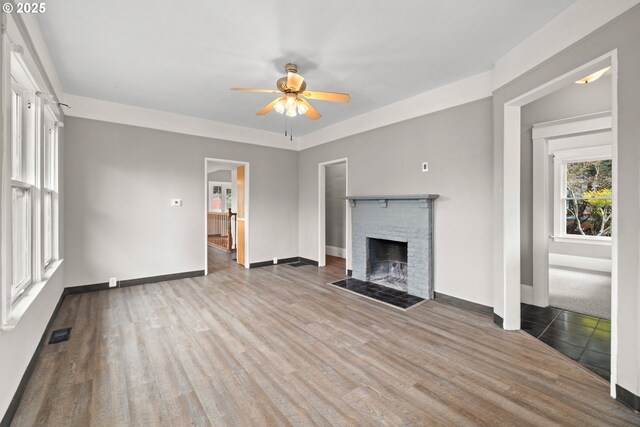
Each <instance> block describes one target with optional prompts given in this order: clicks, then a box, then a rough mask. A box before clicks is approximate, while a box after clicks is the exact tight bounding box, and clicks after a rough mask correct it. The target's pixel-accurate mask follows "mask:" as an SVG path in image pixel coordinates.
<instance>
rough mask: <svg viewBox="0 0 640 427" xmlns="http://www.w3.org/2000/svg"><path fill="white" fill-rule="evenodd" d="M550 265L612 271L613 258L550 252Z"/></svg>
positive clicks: (605, 271)
mask: <svg viewBox="0 0 640 427" xmlns="http://www.w3.org/2000/svg"><path fill="white" fill-rule="evenodd" d="M549 265H550V266H556V267H569V268H579V269H581V270H591V271H600V272H604V273H611V260H610V259H603V258H588V257H583V256H575V255H564V254H549Z"/></svg>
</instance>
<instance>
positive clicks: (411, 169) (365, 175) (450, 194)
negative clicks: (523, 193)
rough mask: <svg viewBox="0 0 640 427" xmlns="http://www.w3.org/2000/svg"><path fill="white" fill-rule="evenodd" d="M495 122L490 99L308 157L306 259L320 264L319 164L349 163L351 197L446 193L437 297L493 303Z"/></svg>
mask: <svg viewBox="0 0 640 427" xmlns="http://www.w3.org/2000/svg"><path fill="white" fill-rule="evenodd" d="M491 123H492V103H491V99H490V98H487V99H483V100H480V101H477V102H473V103H470V104H466V105H461V106H458V107H455V108H451V109H448V110H445V111H440V112H437V113H434V114H430V115H426V116H422V117H418V118H415V119H411V120H407V121H405V122H401V123H396V124H393V125H390V126H386V127H383V128H379V129H375V130H372V131H369V132H364V133H361V134H358V135H354V136H350V137H348V138H344V139H341V140H338V141H334V142H330V143H328V144H323V145H321V146H318V147H313V148H310V149H307V150H304V151H301V152H300V162H299V179H300V188H299V227H300V228H299V230H300V231H299V233H298V234H299V239H300V245H299V249H300V255H301V256H303V257H306V258H310V259H314V260H317V259H318V235H317V231H315V230H317V229H318V226H317V224H318V163H321V162H326V161H330V160H335V159H339V158H345V157H346V158H348V160H349V161H348V168H349V171H348V174H349V190H348V193H349V194H350V195H365V194H369V195H373V194H412V193H413V194H418V193H438V194H440V195H441V197H440V198H439V199H438V200H436V203H435V210H434V212H435V289H436V292H442V293H444V294H449V295H452V296H455V297H458V298H464V299H466V300H469V301H474V302H477V303H480V304H487V305H491V304H492V299H491V292H492V289H491V242H492V241H493V236H492V234H491V223H492V222H493V218H492V216H491V208H492V198H491V192H492V177H493V161H492V144H493V133H492V124H491ZM423 161H429V172H422V171H421V163H422V162H423Z"/></svg>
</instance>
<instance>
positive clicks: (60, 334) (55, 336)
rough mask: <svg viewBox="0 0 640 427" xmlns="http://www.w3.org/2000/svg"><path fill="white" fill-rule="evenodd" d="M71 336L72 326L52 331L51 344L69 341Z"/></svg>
mask: <svg viewBox="0 0 640 427" xmlns="http://www.w3.org/2000/svg"><path fill="white" fill-rule="evenodd" d="M69 338H71V328H64V329H58V330H55V331H53V332H52V333H51V339H50V340H49V344H57V343H59V342H63V341H69Z"/></svg>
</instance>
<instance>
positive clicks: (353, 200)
mask: <svg viewBox="0 0 640 427" xmlns="http://www.w3.org/2000/svg"><path fill="white" fill-rule="evenodd" d="M438 197H440V195H439V194H405V195H386V196H347V197H346V199H347V200H348V201H349V204H350V205H351V207H352V208H355V207H356V201H357V200H378V201H379V202H380V205H381V206H382V207H385V208H386V207H387V201H388V200H415V201H417V202H422V203H423V207H427V200H435V199H437V198H438Z"/></svg>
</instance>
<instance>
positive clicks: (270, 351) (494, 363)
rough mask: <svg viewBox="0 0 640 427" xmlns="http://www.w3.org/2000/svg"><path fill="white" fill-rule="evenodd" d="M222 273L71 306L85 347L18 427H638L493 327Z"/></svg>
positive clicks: (279, 278) (60, 367)
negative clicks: (40, 426)
mask: <svg viewBox="0 0 640 427" xmlns="http://www.w3.org/2000/svg"><path fill="white" fill-rule="evenodd" d="M225 255H226V254H225ZM214 258H215V255H214ZM213 261H214V264H216V263H215V259H214V260H213ZM227 261H228V260H227ZM216 268H217V270H216V273H215V274H211V275H209V276H206V277H200V278H194V279H184V280H177V281H172V282H165V283H159V284H148V285H143V286H136V287H130V288H123V289H115V290H109V291H101V292H93V293H86V294H80V295H70V296H67V298H66V299H65V301H64V303H63V306H62V308H61V310H60V312H59V314H58V316H57V318H56V320H55V322H54V325H53V328H55V329H57V328H62V327H68V326H71V327H72V328H73V329H72V331H71V340H70V341H68V342H64V343H61V344H55V345H46V346H45V347H44V349H43V351H42V354H41V356H40V359H39V361H38V363H37V366H36V369H35V372H34V373H33V375H32V377H31V380H30V382H29V384H28V386H27V390H26V392H25V394H24V397H23V400H22V402H21V404H20V407H19V408H18V413H17V414H16V417H15V418H14V424H13V425H16V426H33V425H47V426H110V427H116V426H128V425H135V426H154V425H165V426H185V425H243V426H261V425H270V426H280V425H359V426H369V425H455V426H466V425H491V426H498V425H510V426H527V425H535V426H542V425H576V426H593V425H607V426H614V425H634V424H635V425H638V424H640V417H639V416H638V414H636V413H634V412H632V411H631V410H629V409H627V408H626V407H624V406H622V405H621V404H619V403H617V402H615V401H614V400H612V399H611V398H610V397H609V387H608V384H607V383H606V382H604V381H603V380H600V379H599V378H598V377H596V376H595V375H594V374H591V373H590V372H588V371H586V370H585V369H584V368H582V367H580V366H578V365H577V364H576V363H574V362H572V361H571V360H569V359H567V358H565V357H564V356H562V355H560V354H559V353H556V352H555V351H554V350H552V349H551V348H550V347H547V346H546V345H545V344H544V343H542V342H540V341H538V340H536V339H535V338H533V337H531V336H529V335H527V334H526V333H524V332H505V331H503V330H501V329H499V328H498V327H497V326H495V325H494V324H493V323H492V320H491V318H490V317H488V316H484V315H481V314H476V313H473V312H470V311H465V310H462V309H458V308H456V307H453V306H450V305H446V304H444V303H440V302H438V301H427V302H426V303H424V304H422V305H420V306H419V307H416V308H415V309H413V310H410V311H408V312H403V311H400V310H397V309H394V308H392V307H389V306H386V305H382V304H378V303H376V302H373V301H370V300H367V299H364V298H361V297H358V296H357V295H354V294H351V293H348V292H344V291H342V290H340V289H337V288H335V287H333V286H328V285H326V282H329V281H332V280H336V279H338V278H340V277H342V276H343V275H344V269H343V268H344V267H341V266H340V265H337V266H336V265H334V264H332V263H330V265H329V266H327V267H326V268H321V269H319V268H317V267H314V266H304V267H298V268H294V267H290V266H287V265H277V266H270V267H263V268H257V269H252V270H245V269H244V268H242V267H240V266H238V265H236V264H235V263H233V262H224V261H223V260H221V261H220V263H219V268H218V267H216Z"/></svg>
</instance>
